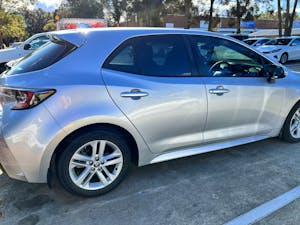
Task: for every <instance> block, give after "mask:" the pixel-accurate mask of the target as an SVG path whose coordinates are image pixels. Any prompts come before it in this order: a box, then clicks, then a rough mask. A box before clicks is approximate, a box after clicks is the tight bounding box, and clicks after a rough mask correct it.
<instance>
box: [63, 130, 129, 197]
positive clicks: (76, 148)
mask: <svg viewBox="0 0 300 225" xmlns="http://www.w3.org/2000/svg"><path fill="white" fill-rule="evenodd" d="M129 163H130V150H129V146H128V144H127V143H126V141H125V140H124V139H123V137H122V136H120V135H118V134H116V133H114V132H113V131H110V130H101V131H91V132H89V133H86V134H82V135H79V136H77V137H76V138H75V139H74V140H72V142H70V144H69V145H68V146H67V147H66V148H65V149H64V150H63V152H62V153H61V154H60V156H59V157H58V161H57V175H58V178H59V181H60V182H61V184H62V186H63V187H64V188H65V189H66V190H67V191H69V192H72V193H75V194H77V195H81V196H97V195H101V194H104V193H106V192H108V191H110V190H111V189H113V188H114V187H116V186H117V185H118V184H119V183H120V182H121V181H122V179H123V178H124V176H125V174H126V171H127V168H128V165H129Z"/></svg>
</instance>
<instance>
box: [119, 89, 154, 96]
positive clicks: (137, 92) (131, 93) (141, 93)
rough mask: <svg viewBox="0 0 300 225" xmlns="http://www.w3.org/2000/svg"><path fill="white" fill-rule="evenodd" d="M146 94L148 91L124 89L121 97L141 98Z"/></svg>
mask: <svg viewBox="0 0 300 225" xmlns="http://www.w3.org/2000/svg"><path fill="white" fill-rule="evenodd" d="M148 95H149V93H148V92H144V91H141V90H139V89H132V90H131V91H124V92H122V93H121V97H123V98H142V97H146V96H148Z"/></svg>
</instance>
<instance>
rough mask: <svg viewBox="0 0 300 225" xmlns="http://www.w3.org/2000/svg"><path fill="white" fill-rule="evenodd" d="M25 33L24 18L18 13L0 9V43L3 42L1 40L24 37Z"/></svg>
mask: <svg viewBox="0 0 300 225" xmlns="http://www.w3.org/2000/svg"><path fill="white" fill-rule="evenodd" d="M25 35H26V32H25V21H24V18H23V17H22V16H20V15H17V14H13V13H9V12H5V11H4V10H0V44H3V40H5V41H6V43H8V42H10V41H13V40H14V39H19V38H24V37H25Z"/></svg>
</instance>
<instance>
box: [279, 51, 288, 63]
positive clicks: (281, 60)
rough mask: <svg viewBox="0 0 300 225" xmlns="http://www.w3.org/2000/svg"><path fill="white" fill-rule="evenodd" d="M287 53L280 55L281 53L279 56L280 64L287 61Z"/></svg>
mask: <svg viewBox="0 0 300 225" xmlns="http://www.w3.org/2000/svg"><path fill="white" fill-rule="evenodd" d="M288 58H289V57H288V54H287V53H283V54H282V55H281V57H280V63H281V64H285V63H287V61H288Z"/></svg>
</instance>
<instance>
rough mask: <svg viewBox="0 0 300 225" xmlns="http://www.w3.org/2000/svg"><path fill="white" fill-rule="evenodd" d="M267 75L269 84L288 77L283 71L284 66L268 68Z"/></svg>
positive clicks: (270, 66)
mask: <svg viewBox="0 0 300 225" xmlns="http://www.w3.org/2000/svg"><path fill="white" fill-rule="evenodd" d="M265 69H266V73H267V77H268V82H269V83H275V80H276V79H282V78H285V77H286V75H287V74H286V71H285V70H284V69H283V67H282V66H278V65H269V66H266V68H265Z"/></svg>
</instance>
